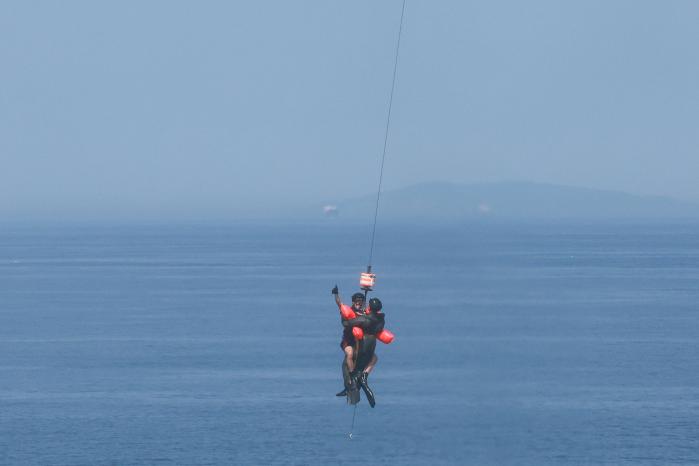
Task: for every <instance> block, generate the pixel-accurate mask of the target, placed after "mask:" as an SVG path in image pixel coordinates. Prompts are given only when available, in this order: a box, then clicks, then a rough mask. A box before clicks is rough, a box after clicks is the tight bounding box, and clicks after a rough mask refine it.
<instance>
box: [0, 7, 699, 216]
mask: <svg viewBox="0 0 699 466" xmlns="http://www.w3.org/2000/svg"><path fill="white" fill-rule="evenodd" d="M400 6H401V0H390V1H389V0H381V1H377V0H362V1H351V2H347V1H331V0H315V1H288V0H285V1H281V0H280V1H259V0H255V1H252V0H250V1H237V2H235V1H221V2H213V1H209V2H191V1H190V2H174V1H160V2H158V1H148V2H94V1H84V2H78V1H62V2H55V1H45V2H36V1H31V2H28V1H3V2H2V3H0V66H1V68H0V161H1V171H0V215H2V217H3V218H6V219H7V218H22V217H26V218H30V217H37V216H42V215H46V216H52V217H56V216H69V217H71V216H72V217H85V218H87V217H93V216H114V217H132V216H133V217H139V216H153V217H160V216H175V217H178V216H180V217H183V218H190V217H206V216H214V217H225V216H226V215H234V214H236V213H239V212H243V211H245V210H248V209H258V208H261V207H262V206H270V205H277V206H284V205H286V204H295V203H300V204H303V203H314V202H322V201H325V200H332V199H340V198H346V197H352V196H354V195H356V194H358V193H363V192H367V191H373V190H374V189H375V186H376V182H377V172H378V166H379V157H380V152H381V147H382V143H383V129H384V118H385V112H386V106H387V101H388V93H389V89H390V77H391V72H392V66H393V64H392V54H393V50H394V47H395V37H396V33H397V29H398V20H399V15H400ZM697 25H699V2H697V1H695V0H686V1H680V0H671V1H663V2H661V1H657V0H653V1H639V0H624V1H621V0H603V1H595V0H584V1H577V2H571V1H568V2H565V1H560V0H551V1H526V2H522V1H480V2H470V1H464V0H458V1H457V0H450V1H446V0H444V1H439V0H429V1H428V0H408V5H407V10H406V18H405V27H404V36H403V43H402V48H401V57H400V63H399V69H398V81H397V87H396V94H395V102H394V114H393V116H394V119H393V127H392V133H391V139H390V143H389V153H388V158H387V161H386V173H385V186H386V188H388V189H391V188H395V187H401V186H406V185H409V184H412V183H416V182H421V181H431V180H449V181H459V182H481V181H493V180H501V179H521V180H531V181H545V182H553V183H561V184H573V185H581V186H588V187H593V188H608V189H619V190H624V191H629V192H632V193H640V194H661V195H670V196H675V197H679V198H684V199H689V200H699V183H697V174H698V173H699V153H698V150H697V149H698V148H699V128H697V125H698V123H699V56H698V55H699V52H697V50H698V49H697V44H699V27H697Z"/></svg>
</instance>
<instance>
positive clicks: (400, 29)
mask: <svg viewBox="0 0 699 466" xmlns="http://www.w3.org/2000/svg"><path fill="white" fill-rule="evenodd" d="M405 2H406V0H403V8H401V12H400V26H399V27H398V40H397V41H396V52H395V57H394V60H393V79H392V81H391V94H390V97H389V99H388V113H387V115H386V131H385V133H384V139H383V153H382V154H381V169H380V170H379V189H378V191H377V193H376V209H375V210H374V226H373V227H372V229H371V247H370V249H369V263H368V266H367V270H368V271H371V260H372V258H373V257H374V239H375V237H376V220H377V219H378V216H379V200H380V199H381V183H382V182H383V166H384V162H385V161H386V148H387V147H388V131H389V129H390V127H391V109H392V107H393V92H394V90H395V88H396V72H397V70H398V52H399V51H400V38H401V34H402V32H403V17H404V16H405Z"/></svg>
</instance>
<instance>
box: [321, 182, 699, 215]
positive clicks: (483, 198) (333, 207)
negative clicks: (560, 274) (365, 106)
mask: <svg viewBox="0 0 699 466" xmlns="http://www.w3.org/2000/svg"><path fill="white" fill-rule="evenodd" d="M375 205H376V196H375V195H367V196H362V197H359V198H353V199H345V200H335V201H333V202H332V203H331V204H327V205H326V206H325V207H321V208H319V209H318V210H317V212H318V214H317V215H318V216H321V215H324V213H323V209H325V215H327V216H328V217H333V218H336V219H341V220H350V221H354V220H365V219H366V218H367V215H369V216H371V215H373V212H374V209H375ZM379 212H380V216H381V218H382V219H383V220H384V221H387V220H388V221H431V222H435V221H438V222H454V221H462V220H475V219H489V218H490V219H503V220H504V219H517V220H523V219H583V220H584V219H629V220H631V219H692V218H694V219H699V204H693V203H690V202H685V201H680V200H676V199H672V198H668V197H660V196H639V195H633V194H628V193H624V192H619V191H606V190H598V189H589V188H580V187H571V186H561V185H553V184H544V183H532V182H519V181H517V182H497V183H477V184H458V183H447V182H432V183H423V184H418V185H414V186H410V187H407V188H403V189H397V190H393V191H386V192H383V193H382V194H381V204H380V210H379Z"/></svg>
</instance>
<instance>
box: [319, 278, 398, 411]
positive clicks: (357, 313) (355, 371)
mask: <svg viewBox="0 0 699 466" xmlns="http://www.w3.org/2000/svg"><path fill="white" fill-rule="evenodd" d="M332 293H333V294H334V295H335V303H336V304H337V306H338V309H339V310H340V315H341V318H342V326H343V327H344V331H343V336H342V342H341V343H340V346H341V347H342V349H343V351H344V352H345V361H344V363H345V364H346V365H347V369H348V371H349V373H350V374H351V376H350V385H353V384H354V383H356V384H358V385H359V386H360V387H361V388H362V389H363V390H364V393H366V395H367V398H368V400H369V403H370V404H371V406H372V407H373V406H374V404H375V403H374V394H373V392H372V390H371V389H370V388H369V384H368V381H367V379H368V377H369V374H370V373H371V371H372V369H373V368H374V367H375V366H376V363H377V361H378V357H377V356H376V354H375V352H374V350H375V346H376V337H377V335H379V334H381V332H383V331H384V314H383V313H382V312H381V309H382V304H381V301H380V300H379V299H378V298H372V299H370V300H369V307H368V308H366V309H363V305H364V294H362V293H355V294H354V295H353V296H352V306H351V307H350V306H347V305H345V304H342V301H341V300H340V297H339V292H338V290H337V286H335V288H333V290H332ZM386 333H387V334H390V332H386ZM365 337H366V338H365ZM357 339H364V344H363V345H362V346H360V345H358V344H357ZM390 339H392V334H391V337H390ZM384 340H385V341H384ZM384 340H382V341H384V342H385V343H389V342H390V340H387V339H384ZM355 348H356V349H359V348H361V353H362V354H355ZM345 395H347V387H346V388H345V389H344V390H342V391H341V392H340V393H338V394H337V396H345Z"/></svg>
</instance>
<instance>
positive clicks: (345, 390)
mask: <svg viewBox="0 0 699 466" xmlns="http://www.w3.org/2000/svg"><path fill="white" fill-rule="evenodd" d="M335 396H347V389H346V388H343V389H342V391H341V392H340V393H336V394H335Z"/></svg>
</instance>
